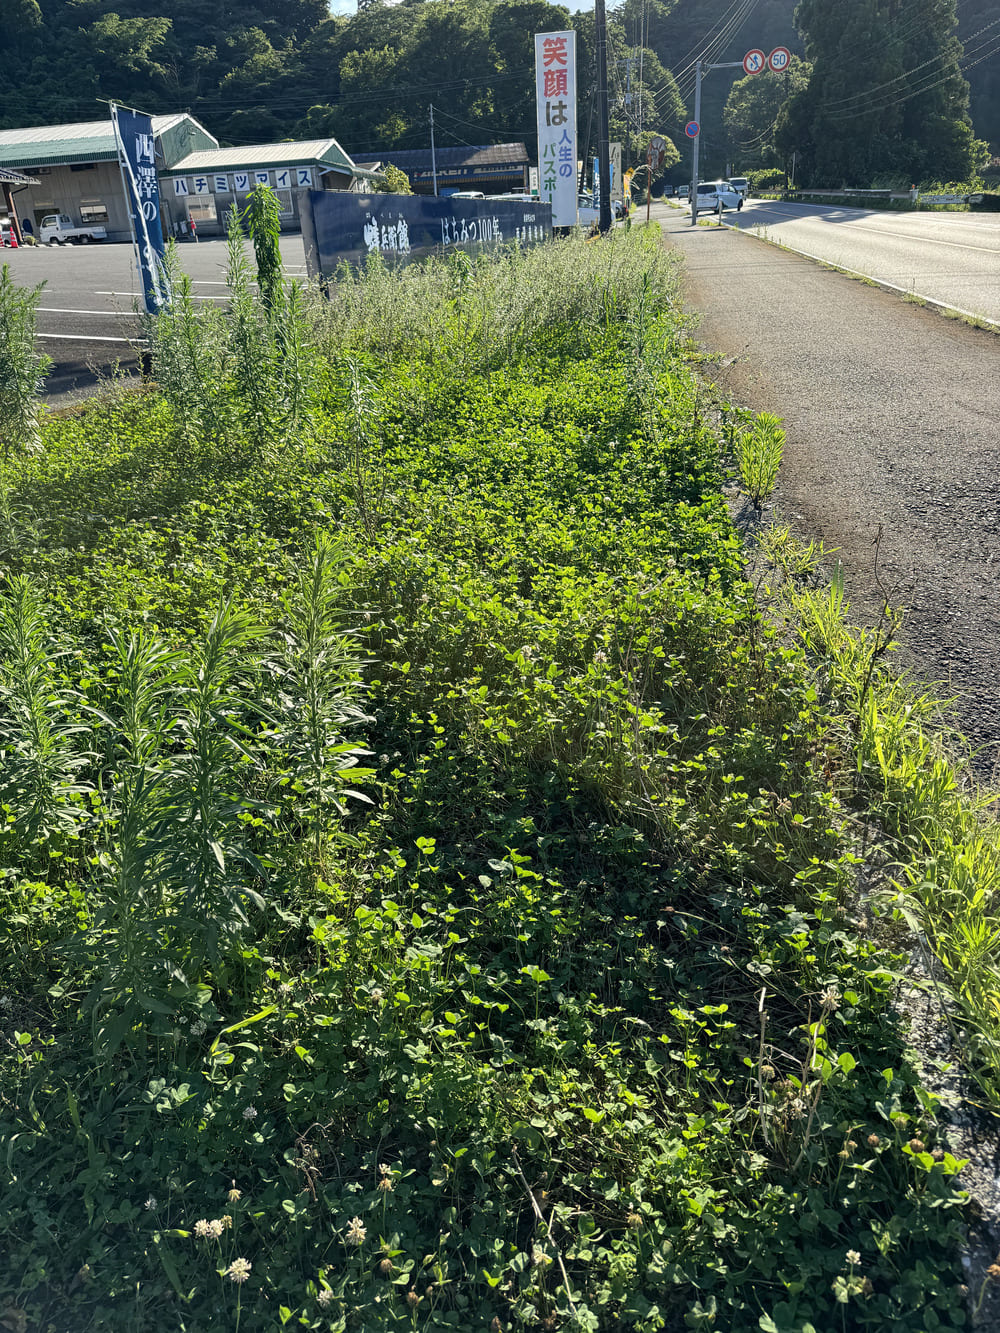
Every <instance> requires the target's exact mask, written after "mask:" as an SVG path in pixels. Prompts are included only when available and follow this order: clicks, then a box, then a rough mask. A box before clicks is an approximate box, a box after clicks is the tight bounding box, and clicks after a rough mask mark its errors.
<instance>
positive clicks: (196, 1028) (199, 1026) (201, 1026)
mask: <svg viewBox="0 0 1000 1333" xmlns="http://www.w3.org/2000/svg"><path fill="white" fill-rule="evenodd" d="M207 1031H208V1024H207V1023H205V1022H203V1021H202V1020H201V1019H200V1018H199V1019H198V1021H197V1023H192V1024H191V1036H192V1037H203V1036H204V1035H205V1033H206V1032H207Z"/></svg>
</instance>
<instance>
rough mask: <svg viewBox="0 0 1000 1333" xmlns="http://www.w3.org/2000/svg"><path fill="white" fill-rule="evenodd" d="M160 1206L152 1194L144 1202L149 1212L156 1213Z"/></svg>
mask: <svg viewBox="0 0 1000 1333" xmlns="http://www.w3.org/2000/svg"><path fill="white" fill-rule="evenodd" d="M159 1206H160V1205H159V1204H158V1203H157V1201H156V1200H155V1199H154V1198H153V1196H152V1194H151V1195H150V1196H149V1198H148V1199H147V1200H146V1202H145V1203H144V1204H143V1207H144V1208H145V1210H146V1212H147V1213H155V1212H156V1210H157V1208H158V1207H159Z"/></svg>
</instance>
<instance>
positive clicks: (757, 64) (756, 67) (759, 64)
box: [743, 47, 767, 74]
mask: <svg viewBox="0 0 1000 1333" xmlns="http://www.w3.org/2000/svg"><path fill="white" fill-rule="evenodd" d="M766 64H767V57H766V56H765V55H764V52H763V51H759V50H758V49H757V48H756V47H754V49H753V50H752V51H748V52H747V53H746V55H745V56H744V57H743V68H744V70H745V71H746V73H747V74H759V73H760V72H761V70H762V69H763V68H764V66H765V65H766Z"/></svg>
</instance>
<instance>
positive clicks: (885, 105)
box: [820, 36, 1000, 121]
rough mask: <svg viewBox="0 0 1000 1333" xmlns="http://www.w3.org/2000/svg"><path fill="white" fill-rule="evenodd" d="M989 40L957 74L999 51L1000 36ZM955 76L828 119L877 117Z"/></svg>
mask: <svg viewBox="0 0 1000 1333" xmlns="http://www.w3.org/2000/svg"><path fill="white" fill-rule="evenodd" d="M991 40H992V42H993V44H992V45H990V42H985V43H983V44H982V45H984V46H986V47H988V49H987V50H986V51H984V52H983V54H982V55H980V56H979V57H978V59H976V60H971V61H966V60H963V61H962V62H961V63H960V64H959V66H958V70H959V72H961V73H964V72H965V70H967V69H974V68H975V66H976V65H980V64H982V62H983V61H984V60H989V58H990V57H991V56H992V55H994V54H995V53H996V52H998V51H1000V36H997V37H996V38H993V39H991ZM981 49H982V47H981V46H980V47H977V48H976V49H975V51H973V52H971V54H973V55H975V53H976V51H979V50H981ZM955 74H956V72H955V70H950V71H949V72H948V73H947V74H943V75H942V76H941V78H939V79H935V78H931V80H930V82H926V81H922V82H921V83H920V84H919V86H917V87H915V88H910V89H909V90H908V91H907V92H905V93H903V94H902V95H901V96H899V97H896V98H890V99H889V100H888V101H885V102H882V103H877V104H874V105H866V106H863V107H859V108H854V109H848V110H846V111H841V112H838V113H836V114H835V115H832V116H830V117H829V119H830V120H831V121H840V120H857V118H858V117H859V116H869V115H877V114H880V113H881V112H883V111H891V110H892V108H893V107H895V106H901V105H902V104H903V103H904V102H909V101H911V100H912V99H913V98H914V97H919V96H920V95H921V94H922V93H929V92H932V91H933V90H934V89H935V88H940V86H941V85H942V84H943V83H948V82H949V81H950V80H951V79H954V78H955ZM820 111H821V112H822V108H820Z"/></svg>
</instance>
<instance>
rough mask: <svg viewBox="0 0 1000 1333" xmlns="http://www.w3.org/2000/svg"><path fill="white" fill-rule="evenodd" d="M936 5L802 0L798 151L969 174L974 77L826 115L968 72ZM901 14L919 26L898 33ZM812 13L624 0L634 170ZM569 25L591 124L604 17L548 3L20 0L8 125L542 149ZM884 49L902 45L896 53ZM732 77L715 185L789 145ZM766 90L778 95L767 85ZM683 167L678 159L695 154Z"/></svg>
mask: <svg viewBox="0 0 1000 1333" xmlns="http://www.w3.org/2000/svg"><path fill="white" fill-rule="evenodd" d="M921 3H922V4H925V5H926V6H927V8H928V13H927V15H924V14H923V13H922V12H921V14H920V15H917V16H914V15H913V13H912V12H911V11H912V6H903V7H900V6H898V5H896V4H895V0H884V2H883V4H882V8H883V9H885V10H886V12H887V14H889V17H888V18H887V19H885V20H884V22H883V20H879V22H878V23H877V24H876V27H875V28H874V29H872V30H871V31H869V28H868V27H867V26H866V25H865V24H864V23H861V24H856V23H854V22H853V21H852V19H851V15H850V12H847V11H850V9H851V6H850V5H846V10H845V5H843V4H841V3H840V0H837V3H836V4H834V5H830V4H829V3H827V4H826V9H828V10H829V11H830V12H831V13H832V14H833V15H834V17H835V27H836V31H835V33H834V34H833V35H832V36H830V35H828V34H825V33H824V31H823V30H822V29H821V24H820V22H819V19H818V17H817V16H818V15H819V14H820V13H821V12H822V11H823V6H822V5H813V4H811V3H806V4H804V5H802V7H801V13H800V14H799V22H800V24H802V25H804V31H805V32H806V34H807V37H808V40H809V42H810V43H811V44H812V46H814V47H816V50H817V51H818V52H820V53H821V56H822V58H820V59H818V65H819V73H818V75H817V78H818V80H819V82H818V83H817V84H816V87H815V89H814V94H815V95H814V97H813V100H812V101H810V102H809V103H808V104H806V103H802V104H798V103H797V104H796V108H797V109H796V111H795V116H794V117H793V120H792V121H791V122H790V124H789V128H788V131H787V133H786V135H785V140H783V142H782V146H781V147H780V149H779V150H778V152H779V156H783V155H784V154H785V153H786V152H789V153H790V152H791V151H793V150H798V151H799V152H801V153H802V154H803V160H804V161H808V162H809V163H810V164H811V163H812V162H813V161H815V162H816V163H817V165H825V164H826V159H825V158H824V157H823V153H837V152H842V151H843V148H842V145H843V143H844V142H845V141H847V140H856V139H860V140H861V141H862V142H867V139H868V137H870V136H869V133H868V131H869V130H870V131H871V133H872V134H876V133H877V134H879V135H882V136H883V137H884V138H885V140H886V143H887V144H888V145H889V146H890V148H891V150H892V151H891V154H890V155H891V157H892V163H891V165H892V166H893V167H894V168H897V169H898V170H899V171H901V172H903V173H904V174H907V175H908V174H910V173H911V171H913V170H915V169H916V168H917V167H918V166H921V167H923V165H926V169H921V170H918V171H917V172H916V174H917V176H918V177H921V176H932V177H933V178H935V179H947V178H949V177H955V178H961V177H962V174H963V173H961V172H960V171H958V170H957V167H958V165H961V164H960V163H956V161H955V154H956V152H958V151H959V149H960V148H961V143H962V142H965V140H963V139H962V135H961V133H960V132H959V131H958V130H956V129H954V125H955V124H956V123H957V124H961V123H962V120H963V116H964V112H965V102H964V100H963V98H964V92H963V88H962V80H961V78H960V77H958V75H957V73H956V74H955V76H954V78H953V79H952V82H951V84H950V85H949V84H944V85H942V86H941V89H939V90H936V91H935V93H934V94H933V95H928V96H927V97H923V98H918V99H915V100H914V102H913V103H912V104H909V103H908V104H906V107H905V108H904V110H902V111H900V112H899V113H898V114H897V113H896V112H893V114H892V115H890V116H889V118H888V120H886V118H885V117H884V116H882V115H881V113H880V114H879V115H878V116H877V117H874V116H873V117H871V118H870V120H871V122H872V123H871V125H869V126H868V128H867V129H866V124H865V119H864V117H860V118H859V117H855V118H854V120H852V121H851V122H850V123H849V124H846V125H845V124H842V123H840V122H839V121H837V123H833V122H831V123H830V124H827V122H826V120H825V119H823V117H822V116H821V115H820V114H819V112H818V111H817V106H816V103H817V99H818V102H819V104H822V103H823V99H824V98H827V99H829V98H833V99H837V98H840V97H842V96H844V95H848V94H849V95H854V94H859V95H863V94H864V93H865V89H866V86H867V87H871V86H873V85H878V84H881V83H882V82H883V81H884V80H886V79H888V78H894V77H895V76H896V75H897V74H899V73H901V72H902V71H903V70H905V69H908V68H913V67H915V66H922V67H923V68H929V67H928V66H924V65H923V62H924V61H925V60H927V59H929V58H931V57H935V56H936V53H937V52H938V51H941V52H942V53H943V58H944V59H946V60H951V61H954V51H953V47H952V44H951V42H952V39H951V36H950V34H951V28H952V23H953V19H954V14H953V12H952V5H951V4H950V3H948V4H945V5H944V6H942V5H941V4H940V3H938V2H937V0H921ZM863 7H864V6H862V8H863ZM896 10H898V11H899V15H900V16H903V15H905V16H906V17H905V20H904V19H903V18H902V17H900V19H899V22H896V23H895V26H893V24H894V20H893V19H892V17H891V15H892V13H894V12H895V11H896ZM795 12H796V0H758V3H757V4H755V5H754V6H752V7H749V8H747V7H744V6H740V7H738V8H735V12H734V6H733V5H732V4H729V3H728V0H624V3H623V4H622V5H621V6H620V7H618V8H617V9H612V11H611V13H610V24H609V53H608V54H609V66H608V67H609V81H610V94H611V115H612V138H613V139H615V140H621V141H622V142H623V144H624V145H625V153H626V162H629V161H635V160H639V159H640V158H641V156H642V153H643V151H644V144H645V140H644V138H643V137H642V136H643V135H644V134H646V135H648V134H649V133H661V134H663V135H665V136H666V137H667V138H669V139H671V140H672V142H673V143H676V144H678V145H680V147H681V149H684V148H685V147H686V144H685V139H684V135H683V126H684V123H685V121H686V119H687V118H688V116H689V115H690V113H691V110H692V108H693V90H694V72H693V69H694V60H695V58H696V57H697V56H698V55H702V56H704V57H705V58H706V59H707V60H710V61H733V60H739V59H740V58H741V57H742V55H743V54H744V52H745V51H746V50H747V49H748V48H749V47H750V46H759V47H761V48H762V49H763V50H765V51H769V50H771V49H772V48H773V47H774V46H777V45H785V46H788V47H789V48H790V49H791V50H792V51H793V53H794V54H796V55H799V56H801V55H802V54H803V46H802V42H801V39H800V38H799V35H798V33H797V31H796V26H795V21H794V18H793V15H794V14H795ZM842 15H843V20H844V21H843V22H841V16H842ZM959 17H960V24H961V26H960V35H961V36H962V37H963V38H965V37H966V36H968V37H969V38H972V37H973V34H975V33H977V32H979V31H980V30H981V29H983V28H984V27H985V25H987V24H989V23H991V22H993V21H994V20H995V19H997V18H1000V3H998V0H964V3H963V4H962V6H961V9H960V13H959ZM911 21H912V22H913V25H914V31H913V32H910V33H908V35H907V36H906V37H905V39H904V38H903V37H900V38H899V40H897V37H896V36H894V33H895V34H897V35H898V33H899V28H900V25H901V24H904V23H905V25H909V24H911ZM567 25H572V26H573V27H574V28H575V29H576V31H577V35H578V60H579V70H580V97H579V109H580V116H581V128H582V130H583V131H585V129H586V126H587V124H588V120H589V114H590V108H591V104H592V96H593V72H594V20H593V15H592V13H590V12H589V11H584V12H574V13H572V14H571V13H569V11H568V10H567V9H566V8H564V7H562V6H560V5H557V4H552V3H549V0H454V2H453V3H452V2H449V3H448V4H444V3H443V0H407V3H403V4H399V5H381V4H374V5H365V6H359V12H357V13H356V14H353V15H350V16H348V17H331V16H330V15H329V14H328V12H327V7H326V5H325V3H324V0H288V2H287V3H281V4H279V3H275V0H241V3H238V4H222V3H221V0H174V2H173V3H171V4H170V5H168V6H165V5H162V4H157V3H156V0H48V2H47V3H45V4H44V5H39V4H38V2H37V0H7V3H5V4H4V5H3V7H2V12H0V46H2V49H3V51H4V61H5V66H4V72H5V96H4V103H3V107H2V109H0V126H9V127H19V126H24V125H34V124H46V123H48V124H53V123H59V122H63V121H72V120H89V119H93V118H94V117H95V116H96V115H97V114H98V113H99V104H98V102H97V100H96V99H98V98H109V97H113V98H117V99H119V100H121V101H123V102H125V103H127V104H130V105H132V104H134V105H138V106H141V107H143V108H144V109H147V110H149V111H175V110H177V109H178V108H179V107H185V108H190V109H191V111H192V112H193V113H194V114H195V115H196V116H198V117H199V118H200V119H201V120H202V121H203V122H204V123H205V124H206V126H207V127H208V128H209V129H210V130H211V131H212V132H213V133H215V134H216V135H218V136H220V137H221V138H222V139H223V141H224V142H232V143H252V142H260V141H269V140H273V139H283V138H303V137H304V138H312V137H316V136H317V135H326V134H332V135H334V136H336V137H337V138H338V139H339V140H340V142H341V143H342V144H343V145H344V147H345V148H346V149H347V150H348V152H350V153H353V154H355V155H357V156H359V157H360V158H361V159H362V160H364V159H365V158H366V157H371V156H380V157H381V156H383V155H385V154H386V153H387V152H388V151H389V150H390V149H392V148H414V147H425V146H426V145H427V143H428V141H429V120H428V110H429V105H430V103H432V102H433V103H434V107H435V118H436V132H437V136H438V143H439V144H461V143H470V142H472V143H493V142H500V141H510V140H524V141H525V142H526V143H527V144H528V147H529V151H533V148H534V133H535V131H534V124H535V115H534V83H533V79H534V75H533V50H532V35H533V34H534V33H535V32H538V31H545V30H552V29H555V28H564V27H566V26H567ZM886 25H888V27H886ZM992 31H993V34H994V36H995V35H996V31H997V30H996V29H994V30H992ZM883 42H888V43H889V45H888V46H886V47H884V49H883V47H882V46H881V45H880V44H881V43H883ZM831 43H832V45H831ZM873 48H874V51H873ZM993 49H994V48H993V47H992V46H990V45H989V44H986V45H984V44H983V40H982V39H979V40H974V41H973V42H972V45H971V46H970V54H969V57H968V61H967V62H966V63H967V64H968V70H967V74H968V78H969V80H970V82H971V84H972V88H973V100H972V109H973V120H974V123H975V126H976V132H977V133H978V134H979V135H980V136H982V137H983V138H986V139H989V140H992V141H994V142H997V141H998V140H1000V103H998V97H1000V94H998V89H997V83H996V70H997V62H996V61H995V60H991V59H989V58H988V56H989V53H990V52H991V51H992V50H993ZM834 61H835V62H836V64H835V67H834V65H833V62H834ZM935 68H936V66H935ZM869 74H870V75H871V77H869ZM865 79H868V83H867V85H866V84H865V82H864V80H865ZM829 80H832V82H830V84H829V87H828V88H827V86H826V85H827V81H829ZM733 81H734V80H733V71H732V70H718V71H715V72H713V73H711V74H709V75H708V76H707V77H706V79H705V84H704V89H703V105H702V122H703V125H704V130H703V134H702V140H701V147H702V161H703V165H704V169H705V171H706V173H707V174H709V175H711V174H720V173H722V172H724V171H725V170H726V168H727V164H729V163H731V164H732V165H733V167H734V169H736V170H740V169H742V170H744V171H745V170H747V169H749V167H750V166H753V165H756V163H757V160H758V159H757V157H756V156H755V154H756V152H757V149H758V147H759V144H760V143H766V144H767V145H768V147H769V148H770V146H771V145H772V143H773V138H772V135H773V123H774V120H775V116H774V115H772V114H771V113H770V109H768V111H767V118H766V120H764V121H759V118H756V119H754V118H752V123H751V124H750V126H749V131H750V132H747V130H748V125H747V124H745V123H744V121H745V116H744V114H743V111H741V112H739V113H734V114H735V115H736V119H737V120H738V121H739V124H738V125H734V126H733V127H732V132H731V133H729V134H728V135H727V133H726V131H725V130H724V128H723V108H724V106H725V104H726V101H727V98H728V97H729V94H730V90H731V89H732V87H733ZM824 89H825V91H824ZM786 91H790V92H794V91H795V89H794V87H791V88H789V89H787V90H786ZM772 92H773V90H772ZM748 93H752V98H754V99H755V98H757V97H758V96H762V94H760V90H759V88H758V87H757V86H755V87H754V88H753V89H752V90H748ZM763 100H764V101H767V102H768V103H769V101H770V98H769V97H765V98H764V99H763ZM821 109H822V106H821V105H820V110H821ZM872 109H874V104H873V108H872ZM744 110H745V108H744ZM758 122H759V123H758ZM897 122H898V123H897ZM792 124H794V132H793V130H792V128H791V125H792ZM949 126H950V127H951V128H949ZM876 127H877V128H876ZM956 136H957V138H956ZM967 137H968V136H966V139H967ZM793 140H794V142H793ZM914 140H919V141H920V142H921V143H922V145H923V149H922V151H923V152H924V156H925V158H926V164H922V163H918V162H916V161H915V160H914V157H913V152H912V151H911V150H912V144H913V141H914ZM747 145H749V147H747ZM810 145H812V146H811V147H810ZM906 145H909V147H907V148H906V151H905V152H904V147H905V146H906ZM591 147H593V140H592V142H591ZM582 152H583V146H582V145H581V153H582ZM745 152H746V154H747V161H745V162H744V160H743V158H744V154H745ZM859 152H862V150H860V149H859ZM885 156H886V155H885V153H883V152H879V153H873V152H862V156H861V157H859V159H858V161H857V163H853V162H852V163H850V164H845V169H846V166H847V165H850V166H851V167H852V169H853V168H854V167H855V166H856V167H857V169H858V170H859V171H862V170H863V171H869V169H872V170H882V169H883V167H884V164H885V162H884V160H885ZM959 156H960V153H959ZM670 158H673V159H674V160H678V161H679V159H680V158H681V154H680V153H677V154H675V153H671V154H670ZM932 158H937V159H939V160H934V161H932V160H931V159H932ZM688 160H689V158H688V155H687V154H686V153H684V154H683V161H679V164H678V166H677V167H676V168H675V170H674V171H673V173H672V174H669V175H668V179H670V180H675V179H676V180H680V179H681V178H682V177H683V175H684V171H685V168H686V165H687V162H688ZM838 162H839V159H838ZM831 169H832V167H831ZM852 183H854V184H869V183H870V182H869V181H868V180H867V179H865V180H861V179H858V180H855V181H853V182H852Z"/></svg>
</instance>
